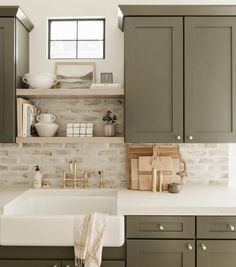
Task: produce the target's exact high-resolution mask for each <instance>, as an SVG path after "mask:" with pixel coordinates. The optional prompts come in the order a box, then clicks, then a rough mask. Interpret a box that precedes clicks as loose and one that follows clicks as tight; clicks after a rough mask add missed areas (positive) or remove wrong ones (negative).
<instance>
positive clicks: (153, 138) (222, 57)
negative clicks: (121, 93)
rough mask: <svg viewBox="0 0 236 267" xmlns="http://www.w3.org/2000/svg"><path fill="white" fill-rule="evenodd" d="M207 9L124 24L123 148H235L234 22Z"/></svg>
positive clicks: (131, 18)
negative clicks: (147, 145) (214, 145)
mask: <svg viewBox="0 0 236 267" xmlns="http://www.w3.org/2000/svg"><path fill="white" fill-rule="evenodd" d="M195 8H196V7H195ZM208 9H209V8H208ZM208 9H207V8H206V10H205V13H204V16H203V17H202V16H201V15H200V14H199V15H198V16H200V17H198V16H194V17H191V16H184V15H183V16H178V17H175V16H173V17H168V15H166V16H161V17H158V16H153V12H152V11H151V10H150V9H148V8H146V13H148V12H149V14H152V16H151V17H148V16H141V15H140V16H126V17H125V19H124V35H125V142H127V143H136V142H137V143H139V142H141V143H162V142H171V143H172V142H175V143H176V142H236V71H235V69H236V17H227V16H225V17H222V16H221V17H217V16H206V14H207V11H208ZM147 10H148V12H147ZM156 10H157V11H158V9H156ZM166 10H168V8H167V7H166V9H165V13H164V12H163V13H164V14H167V11H166ZM169 10H170V11H172V15H173V14H175V13H176V14H178V15H179V13H178V12H179V10H177V8H176V9H173V8H172V9H171V7H169ZM173 10H174V11H176V10H177V11H178V12H177V11H176V12H174V11H173ZM219 10H220V9H219ZM135 12H136V13H135ZM161 12H162V11H159V13H161ZM191 12H192V14H194V9H193V10H192V11H191ZM185 13H187V11H186V12H185ZM195 13H196V12H195ZM215 13H216V12H215ZM134 14H139V13H138V9H136V10H135V11H134Z"/></svg>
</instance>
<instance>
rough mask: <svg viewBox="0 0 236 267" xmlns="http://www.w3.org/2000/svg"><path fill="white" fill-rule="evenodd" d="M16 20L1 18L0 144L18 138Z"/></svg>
mask: <svg viewBox="0 0 236 267" xmlns="http://www.w3.org/2000/svg"><path fill="white" fill-rule="evenodd" d="M14 33H15V19H13V18H0V142H1V143H6V142H14V141H15V137H16V118H15V117H16V116H15V114H16V113H15V110H16V98H15V97H16V96H15V95H16V92H15V91H16V90H15V62H14V55H15V37H14V36H15V34H14Z"/></svg>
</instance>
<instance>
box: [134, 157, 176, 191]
mask: <svg viewBox="0 0 236 267" xmlns="http://www.w3.org/2000/svg"><path fill="white" fill-rule="evenodd" d="M152 163H153V157H150V156H146V157H139V161H138V165H139V166H138V168H139V190H144V191H145V190H147V191H150V190H151V189H152V168H153V164H152ZM155 167H156V169H157V172H160V171H162V172H163V174H164V181H163V189H164V190H167V184H168V183H169V182H170V181H169V179H170V175H171V174H172V158H171V157H165V156H164V157H158V158H157V159H156V161H155ZM166 175H167V177H166ZM166 178H168V179H166ZM157 189H158V188H157Z"/></svg>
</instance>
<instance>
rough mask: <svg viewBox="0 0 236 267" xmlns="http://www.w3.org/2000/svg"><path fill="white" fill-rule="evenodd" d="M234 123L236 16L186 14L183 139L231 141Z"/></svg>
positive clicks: (235, 139)
mask: <svg viewBox="0 0 236 267" xmlns="http://www.w3.org/2000/svg"><path fill="white" fill-rule="evenodd" d="M235 127H236V18H233V17H228V18H224V17H211V18H208V17H192V18H191V17H188V18H185V137H186V141H187V142H233V141H236V128H235ZM190 136H192V137H193V138H192V140H190V139H189V137H190Z"/></svg>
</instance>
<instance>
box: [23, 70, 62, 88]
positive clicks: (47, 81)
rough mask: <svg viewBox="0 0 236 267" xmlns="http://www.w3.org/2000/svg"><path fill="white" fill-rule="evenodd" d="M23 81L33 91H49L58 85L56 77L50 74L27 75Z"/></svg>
mask: <svg viewBox="0 0 236 267" xmlns="http://www.w3.org/2000/svg"><path fill="white" fill-rule="evenodd" d="M22 80H23V82H25V83H26V84H28V85H29V86H30V87H31V88H33V89H35V88H40V89H49V88H51V87H52V86H53V85H55V84H57V83H58V80H57V79H56V76H55V75H53V74H50V73H26V74H25V75H24V77H23V78H22Z"/></svg>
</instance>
